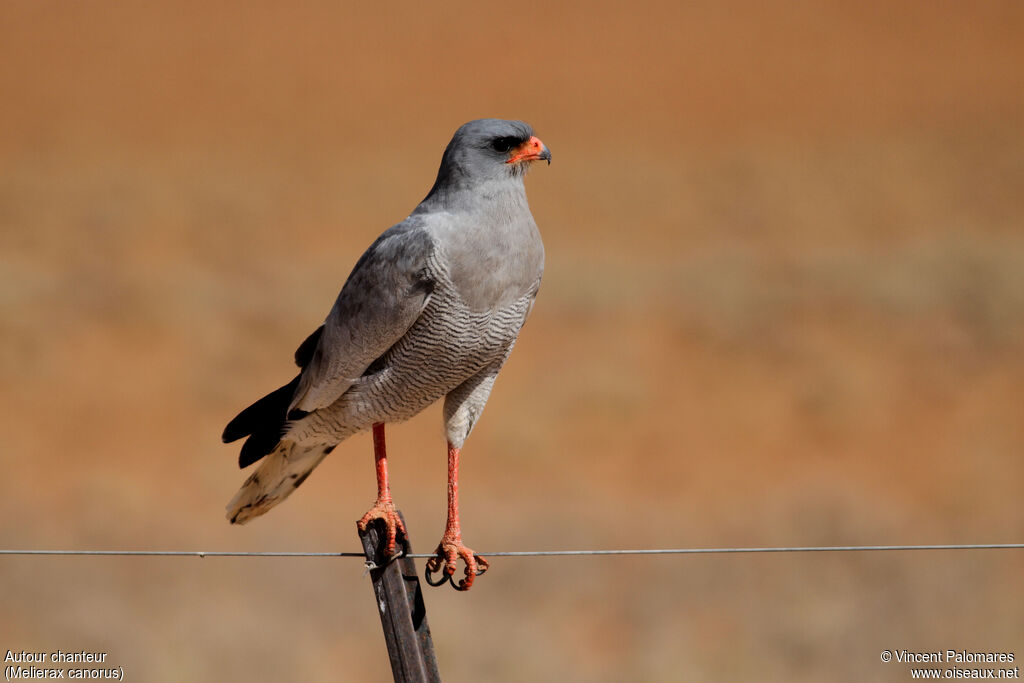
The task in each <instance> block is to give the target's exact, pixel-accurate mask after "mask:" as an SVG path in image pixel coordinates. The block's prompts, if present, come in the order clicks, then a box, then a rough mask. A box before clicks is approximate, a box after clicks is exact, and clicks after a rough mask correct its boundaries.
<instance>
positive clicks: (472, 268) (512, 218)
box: [437, 209, 544, 312]
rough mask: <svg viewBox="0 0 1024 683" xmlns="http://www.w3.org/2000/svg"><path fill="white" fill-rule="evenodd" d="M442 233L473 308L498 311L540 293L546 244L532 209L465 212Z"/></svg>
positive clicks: (454, 274) (456, 279)
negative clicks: (538, 289) (480, 212)
mask: <svg viewBox="0 0 1024 683" xmlns="http://www.w3.org/2000/svg"><path fill="white" fill-rule="evenodd" d="M439 232H440V235H439V239H438V241H437V242H438V248H439V249H440V250H441V252H442V253H443V257H442V258H443V259H444V260H445V261H446V265H447V267H448V273H449V277H450V278H451V282H452V285H453V286H454V288H455V291H456V292H457V293H458V295H459V298H461V299H462V301H463V303H465V305H466V306H467V307H468V308H469V309H470V310H471V311H474V312H484V311H497V310H500V309H503V308H505V307H506V306H509V305H511V304H512V303H513V302H515V301H518V300H520V299H522V298H523V297H524V296H527V295H529V294H536V291H537V287H538V286H539V284H540V278H541V275H542V274H543V271H544V243H543V242H542V241H541V237H540V232H539V231H538V230H537V224H536V223H535V222H534V220H533V217H532V216H531V215H530V212H529V209H526V210H525V211H516V212H500V213H498V214H497V215H495V214H491V215H479V214H469V215H465V216H460V217H458V218H457V219H455V220H452V221H450V223H449V225H447V226H446V227H445V228H444V229H442V230H440V231H439Z"/></svg>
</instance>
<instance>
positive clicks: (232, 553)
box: [0, 543, 1024, 560]
mask: <svg viewBox="0 0 1024 683" xmlns="http://www.w3.org/2000/svg"><path fill="white" fill-rule="evenodd" d="M920 550H1024V543H961V544H949V545H821V546H791V547H790V546H778V547H765V548H650V549H637V550H504V551H497V552H481V553H477V554H478V555H482V556H484V557H578V556H593V555H717V554H729V553H836V552H879V551H920ZM0 555H27V556H30V555H77V556H82V555H91V556H127V557H199V558H205V557H358V558H362V559H364V560H365V559H366V555H365V554H364V553H349V552H338V553H324V552H302V551H299V552H286V551H243V550H237V551H236V550H4V549H0ZM407 557H410V558H414V559H426V558H430V557H434V553H410V554H409V555H408V556H407Z"/></svg>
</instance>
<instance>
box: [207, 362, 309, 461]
mask: <svg viewBox="0 0 1024 683" xmlns="http://www.w3.org/2000/svg"><path fill="white" fill-rule="evenodd" d="M298 386H299V378H298V377H296V378H295V379H293V380H292V381H291V382H289V383H288V384H285V385H284V386H283V387H281V388H280V389H277V390H275V391H272V392H270V393H269V394H267V395H266V396H264V397H263V398H261V399H260V400H258V401H256V402H255V403H253V404H252V405H251V406H249V407H248V408H246V409H245V410H243V411H242V412H240V413H239V414H238V416H237V417H235V419H233V420H232V421H231V422H229V423H228V426H227V427H225V428H224V434H223V436H222V437H221V438H222V439H223V440H224V443H231V442H232V441H237V440H238V439H241V438H242V437H245V436H248V437H249V438H248V439H247V440H246V442H245V445H243V446H242V452H241V453H240V454H239V456H238V465H239V467H247V466H248V465H251V464H252V463H254V462H256V461H257V460H259V459H260V458H262V457H263V456H264V455H266V454H267V453H269V452H270V451H272V450H273V449H274V446H276V445H277V442H278V441H280V440H281V431H282V429H283V428H284V423H285V420H286V417H287V416H286V413H287V412H288V406H289V405H290V404H291V402H292V397H293V396H294V395H295V389H296V388H297V387H298Z"/></svg>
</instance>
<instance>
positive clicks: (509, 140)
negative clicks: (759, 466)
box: [491, 137, 519, 154]
mask: <svg viewBox="0 0 1024 683" xmlns="http://www.w3.org/2000/svg"><path fill="white" fill-rule="evenodd" d="M518 144H519V140H518V139H516V138H513V137H503V138H496V139H495V140H494V142H492V143H491V147H492V148H493V149H494V151H495V152H501V153H502V154H504V153H506V152H508V151H509V150H510V149H512V148H513V147H515V146H516V145H518Z"/></svg>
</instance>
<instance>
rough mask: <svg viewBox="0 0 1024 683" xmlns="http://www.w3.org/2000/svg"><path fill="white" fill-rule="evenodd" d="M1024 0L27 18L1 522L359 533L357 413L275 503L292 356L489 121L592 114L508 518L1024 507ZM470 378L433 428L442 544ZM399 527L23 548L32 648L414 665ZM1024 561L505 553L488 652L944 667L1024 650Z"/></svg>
mask: <svg viewBox="0 0 1024 683" xmlns="http://www.w3.org/2000/svg"><path fill="white" fill-rule="evenodd" d="M1022 36H1024V6H1022V5H1021V4H1020V3H1018V2H1014V1H1010V0H1007V1H1005V2H986V3H970V4H964V3H953V2H902V3H889V2H881V1H874V2H862V3H838V2H820V3H759V2H749V1H748V2H725V3H720V2H695V3H687V4H685V5H684V4H682V3H674V2H650V3H640V4H637V3H631V4H628V5H624V4H623V3H612V2H603V3H586V4H582V3H580V4H569V3H566V4H562V5H554V4H530V3H519V4H507V3H506V4H503V5H496V6H490V5H486V4H482V3H470V2H447V3H444V4H443V5H430V4H423V3H409V2H392V3H386V4H382V5H380V6H378V7H371V6H368V5H366V4H361V5H359V6H358V7H356V6H345V5H344V4H342V3H332V2H311V3H302V4H301V6H289V7H285V6H284V4H281V5H276V4H273V3H200V2H174V3H172V2H165V1H154V2H147V3H135V4H132V3H100V2H95V1H82V2H73V3H70V2H67V3H59V2H53V1H29V0H14V1H12V2H5V3H4V4H3V6H2V8H0V93H2V96H3V105H2V107H0V159H2V162H3V163H2V164H0V302H2V306H3V315H2V316H0V336H2V339H3V343H2V344H0V386H2V389H0V428H2V433H3V439H2V442H0V465H2V468H3V473H4V474H3V477H2V480H0V519H2V520H3V522H2V525H0V529H2V534H0V546H2V547H5V548H105V549H119V548H130V549H195V550H311V551H336V550H355V549H356V548H357V547H358V544H357V539H356V536H355V530H354V521H355V520H356V519H357V518H358V517H359V516H360V515H361V514H362V513H363V512H364V511H365V509H366V508H367V507H368V506H369V505H370V503H371V502H372V500H373V496H374V493H375V488H374V480H373V463H372V455H371V446H370V440H369V438H368V437H367V436H366V435H361V436H359V437H355V438H353V439H351V440H349V441H347V442H346V443H344V444H343V445H342V446H341V447H339V448H338V450H337V451H335V453H334V455H332V456H331V457H330V458H329V459H328V460H327V461H325V462H324V463H323V464H322V465H321V466H320V468H318V470H317V472H316V473H315V475H314V476H312V477H311V478H310V480H309V481H308V482H307V483H306V484H305V485H304V486H303V487H302V490H301V491H300V492H299V493H298V494H297V495H295V496H294V497H293V498H292V499H290V500H289V501H288V502H287V503H285V504H284V505H282V506H281V507H280V508H278V509H275V510H274V511H273V513H272V514H270V515H268V516H267V517H265V518H261V519H259V520H257V521H256V522H254V523H252V524H250V525H248V526H246V527H243V528H233V527H230V526H229V525H228V524H227V522H226V521H225V520H224V519H223V506H224V504H225V503H226V502H227V500H228V499H229V498H230V497H231V496H232V495H233V493H234V492H235V490H236V489H237V487H238V485H239V484H240V483H241V482H242V480H243V478H244V475H243V473H241V472H239V471H238V470H237V468H236V467H235V458H236V456H237V448H236V447H235V446H224V445H222V444H220V442H219V438H218V437H219V434H220V430H221V429H222V427H223V425H224V424H225V422H226V421H227V420H228V419H229V418H231V417H232V416H233V415H234V414H235V412H236V411H237V410H238V409H240V408H242V407H244V406H245V405H246V404H247V403H249V402H250V401H251V400H253V399H255V398H256V397H258V396H260V395H262V394H263V393H264V392H266V391H268V390H270V389H272V388H275V387H277V386H278V385H280V384H282V383H283V382H285V381H287V379H289V378H290V377H291V373H292V372H293V367H292V365H291V353H292V352H293V351H294V349H295V347H296V346H297V345H298V343H299V342H301V341H302V339H303V338H304V337H305V335H306V334H308V333H309V332H310V331H312V330H313V329H314V328H315V327H316V326H317V325H318V324H319V322H320V321H321V320H322V319H323V316H324V315H325V314H326V313H327V311H328V309H329V307H330V305H331V303H332V302H333V300H334V297H335V295H336V294H337V291H338V289H339V288H340V286H341V284H342V282H343V281H344V279H345V277H346V275H347V274H348V272H349V270H350V269H351V267H352V265H353V264H354V262H355V260H356V258H358V256H359V254H360V253H361V252H362V251H363V249H365V248H366V246H367V245H368V244H369V243H370V242H371V241H372V240H373V238H374V237H375V236H376V235H377V234H378V233H379V232H381V231H382V230H383V229H384V228H386V227H387V226H389V225H391V224H393V223H395V222H397V221H399V220H401V219H402V218H404V217H405V215H407V213H408V212H409V211H410V210H411V209H412V208H413V207H414V206H415V204H416V203H417V202H418V201H419V200H420V199H421V198H422V196H423V195H424V194H425V193H426V191H427V190H428V189H429V187H430V185H431V183H432V181H433V177H434V173H435V172H436V169H437V165H438V162H439V160H440V154H441V151H442V150H443V148H444V145H445V144H446V143H447V141H448V139H449V137H450V135H451V133H452V132H453V131H454V130H455V128H456V127H457V126H458V125H459V124H461V123H463V122H464V121H467V120H469V119H473V118H478V117H484V116H497V117H506V118H522V119H524V120H527V121H529V122H530V123H532V124H533V126H534V127H535V128H536V130H537V132H538V134H539V136H540V137H541V138H542V139H543V140H544V141H545V142H546V143H547V144H548V146H549V147H550V148H551V149H552V151H553V155H554V163H553V164H552V165H551V166H550V167H547V166H545V167H542V168H536V169H534V171H533V173H532V174H531V175H530V177H529V178H528V179H527V187H528V192H529V196H530V200H531V205H532V207H533V213H534V216H535V217H536V219H537V222H538V224H539V225H540V227H541V231H542V233H543V235H544V238H545V242H546V245H547V268H546V275H545V281H544V285H543V287H542V289H541V293H540V297H539V299H538V303H537V306H536V308H535V309H534V312H533V314H532V317H531V319H530V321H529V322H528V323H527V325H526V328H525V330H524V333H523V335H522V337H521V338H520V342H519V344H518V346H517V348H516V351H515V353H514V354H513V355H512V358H511V360H510V362H509V364H508V365H507V367H506V369H505V372H504V373H503V375H502V377H501V379H500V380H499V381H498V383H497V386H496V389H495V392H494V395H493V396H492V399H491V401H490V404H489V407H488V410H487V411H486V413H485V416H484V418H483V419H482V420H481V422H480V424H479V426H478V427H477V429H476V431H475V432H474V434H473V436H472V438H471V439H470V440H469V442H468V443H467V447H466V451H465V459H464V463H463V468H462V469H463V474H462V477H463V478H462V487H461V488H462V505H463V529H464V531H465V534H466V540H467V543H469V544H470V545H471V546H472V547H474V548H475V549H477V550H479V551H481V552H482V553H486V551H487V550H492V551H496V550H526V549H572V548H624V547H630V548H632V547H638V548H650V547H719V546H720V547H730V546H768V545H847V544H851V545H852V544H903V543H910V544H933V543H934V544H946V543H991V542H1020V541H1022V540H1024V536H1022V530H1024V505H1022V504H1021V495H1020V494H1021V488H1022V484H1024V457H1022V454H1024V230H1022V228H1024V220H1022V217H1024V125H1022V124H1024V40H1022ZM440 421H441V420H440V410H439V409H437V408H436V407H435V408H433V409H431V410H428V411H427V412H426V413H424V414H423V415H421V416H420V417H418V418H416V419H415V420H413V421H411V422H409V423H407V424H403V425H399V426H396V427H393V428H391V429H390V430H389V434H388V436H389V446H390V452H391V453H392V457H391V460H392V465H391V467H392V477H393V488H394V493H395V496H396V500H397V502H398V503H399V505H400V506H401V507H402V509H403V511H404V513H405V517H406V519H407V521H408V522H409V527H410V531H411V535H412V538H413V543H414V546H415V548H416V549H417V550H419V551H429V550H431V549H432V548H433V547H434V546H435V544H436V543H437V540H438V538H439V537H440V534H441V531H442V528H443V524H444V496H445V484H444V481H445V479H444V478H445V460H444V443H443V437H442V435H441V428H440ZM361 574H362V565H361V563H360V562H359V561H357V560H323V559H305V560H302V559H299V560H282V559H213V558H209V559H205V560H202V561H200V560H196V559H188V558H178V559H173V558H172V559H147V558H49V559H46V558H14V557H7V558H0V581H2V586H3V591H2V596H0V613H2V614H3V615H4V616H3V619H2V620H0V651H5V650H7V649H13V650H22V649H27V650H47V651H52V650H56V649H64V650H82V649H87V650H99V651H106V652H108V653H109V655H108V662H115V663H117V664H119V665H120V666H122V667H123V668H124V670H125V674H126V677H127V678H128V679H129V680H136V681H158V682H159V681H226V680H249V681H272V680H307V681H334V680H345V681H385V680H390V670H389V668H388V665H387V658H386V653H385V649H384V643H383V638H382V637H381V633H380V627H379V621H378V618H377V615H376V614H375V612H374V603H373V598H372V596H371V594H370V589H369V587H368V586H367V583H368V581H367V579H366V578H364V577H363V576H362V575H361ZM1022 575H1024V554H1022V553H1021V552H1020V551H979V552H920V553H870V554H852V553H844V554H813V555H812V554H802V555H796V554H790V555H725V556H722V555H716V556H673V557H654V558H637V557H613V558H572V559H559V558H536V559H517V558H496V559H495V560H494V561H493V568H492V570H491V571H490V572H489V573H488V574H487V576H486V577H484V578H483V579H481V580H480V581H478V582H477V585H476V586H474V588H473V590H472V591H471V592H470V593H468V594H456V593H454V592H452V591H450V590H447V589H446V590H440V589H436V590H430V592H428V593H427V595H426V599H427V609H428V614H429V618H430V622H431V626H432V630H433V634H434V641H435V644H436V646H437V650H438V658H439V660H440V665H441V671H442V674H443V675H444V676H445V680H452V681H469V680H494V681H517V680H587V681H623V680H637V681H675V680H684V679H685V680H689V681H727V680H778V681H800V680H804V681H819V680H834V681H862V680H878V681H890V680H891V681H902V680H907V679H909V672H908V670H907V667H906V666H905V665H902V664H896V663H891V664H882V663H881V662H880V661H879V653H880V652H881V651H882V650H883V649H903V648H906V649H909V650H946V649H967V650H982V651H996V652H1000V651H1002V652H1016V655H1017V659H1018V661H1019V660H1020V658H1022V657H1024V645H1022V643H1024V612H1022V611H1021V609H1020V605H1021V604H1022V601H1024V584H1022V583H1021V576H1022Z"/></svg>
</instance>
